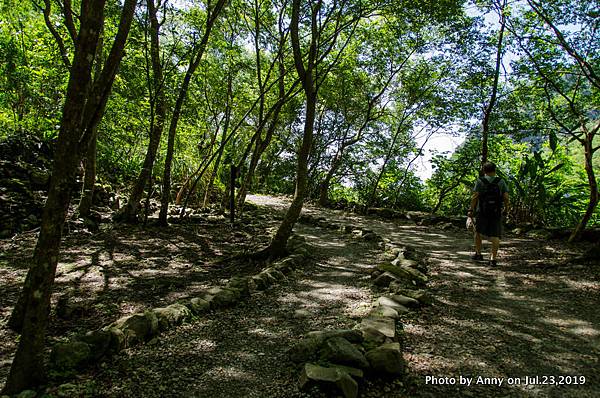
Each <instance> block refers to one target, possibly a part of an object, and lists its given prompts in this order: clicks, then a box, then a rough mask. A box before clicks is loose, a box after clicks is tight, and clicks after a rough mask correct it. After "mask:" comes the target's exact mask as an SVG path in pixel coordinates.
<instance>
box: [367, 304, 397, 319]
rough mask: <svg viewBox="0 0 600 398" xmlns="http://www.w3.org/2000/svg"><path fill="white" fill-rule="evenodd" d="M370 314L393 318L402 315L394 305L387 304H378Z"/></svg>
mask: <svg viewBox="0 0 600 398" xmlns="http://www.w3.org/2000/svg"><path fill="white" fill-rule="evenodd" d="M369 316H374V317H377V316H382V317H387V318H392V319H398V317H399V316H400V315H399V314H398V311H396V310H395V309H394V308H392V307H388V306H387V305H378V306H377V307H375V308H373V310H371V312H370V313H369Z"/></svg>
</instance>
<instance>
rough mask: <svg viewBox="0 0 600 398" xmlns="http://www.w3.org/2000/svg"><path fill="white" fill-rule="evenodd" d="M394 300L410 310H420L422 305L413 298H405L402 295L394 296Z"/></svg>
mask: <svg viewBox="0 0 600 398" xmlns="http://www.w3.org/2000/svg"><path fill="white" fill-rule="evenodd" d="M392 300H394V301H395V302H397V303H399V304H402V305H403V306H405V307H409V308H418V307H419V306H420V305H421V303H420V302H419V301H418V300H416V299H414V298H412V297H407V296H404V295H402V294H395V295H393V296H392Z"/></svg>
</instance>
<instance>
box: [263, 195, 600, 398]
mask: <svg viewBox="0 0 600 398" xmlns="http://www.w3.org/2000/svg"><path fill="white" fill-rule="evenodd" d="M254 200H257V201H262V202H263V203H265V204H268V202H269V201H273V199H268V200H265V199H261V198H260V197H259V198H254ZM305 211H306V212H308V213H312V214H314V215H321V216H325V217H328V218H330V219H336V220H337V221H338V222H342V223H343V222H346V223H348V224H352V225H358V226H362V227H364V228H368V229H371V230H374V231H375V232H377V233H379V234H380V235H382V236H384V237H386V238H388V239H390V240H391V241H392V242H394V243H396V244H406V245H411V246H414V247H417V248H419V249H421V250H423V251H425V252H426V253H428V255H429V256H430V259H431V260H432V261H431V263H432V264H431V267H430V275H431V283H430V289H431V290H432V292H433V294H434V296H435V297H436V298H437V302H436V303H435V305H434V306H432V307H430V308H427V309H425V310H423V311H422V312H421V313H419V314H415V315H414V316H410V317H408V318H407V319H404V330H405V333H406V336H405V337H406V340H405V358H406V360H407V362H408V364H409V368H410V371H411V374H412V376H413V377H412V382H413V385H412V386H411V388H410V390H411V391H410V395H411V396H417V397H439V396H485V397H495V396H502V397H513V396H514V397H546V396H548V397H585V396H588V397H597V396H600V365H599V362H598V358H599V357H600V313H599V312H598V305H599V304H600V278H599V277H600V275H599V273H598V268H597V267H596V268H595V269H583V268H572V267H571V268H567V269H561V268H558V269H551V268H547V267H544V266H547V265H552V263H553V262H557V261H559V260H558V259H559V257H560V256H561V255H564V254H565V253H564V252H565V251H568V250H569V249H570V248H569V247H567V246H566V245H565V244H564V243H563V242H546V241H536V240H530V239H516V238H510V239H505V240H504V241H503V242H502V247H501V251H500V255H501V266H500V267H498V268H494V269H492V268H490V267H488V266H487V264H486V263H476V262H473V261H471V260H470V258H469V256H470V254H471V252H470V250H471V247H472V242H471V237H470V235H469V234H467V232H466V231H453V232H447V231H436V230H435V228H433V227H431V228H428V227H421V226H415V225H414V223H407V222H404V223H394V222H389V221H379V220H374V219H372V218H364V217H359V216H356V215H351V214H345V213H343V212H338V211H329V210H322V209H316V208H310V207H308V208H307V209H306V210H305ZM349 255H350V256H351V254H349ZM348 257H349V256H347V257H346V261H349V259H348ZM350 261H352V260H350ZM427 376H434V377H437V378H444V377H447V378H448V381H449V382H452V380H455V381H456V385H440V384H433V380H431V379H429V380H428V379H427ZM460 376H463V378H472V384H471V386H469V387H466V386H460V385H459V383H460ZM479 376H481V377H482V378H494V377H495V378H498V379H497V380H495V381H494V380H488V381H487V382H489V383H494V382H495V383H496V384H481V383H480V384H478V385H476V383H477V381H478V380H477V379H478V377H479ZM526 376H528V377H530V379H525V377H526ZM536 376H539V377H538V378H537V379H535V377H536ZM581 376H583V377H585V381H583V379H582V378H581ZM508 378H512V379H513V380H511V382H512V383H513V384H512V385H508V383H509V380H508ZM531 378H533V379H531ZM500 379H501V380H502V385H498V383H499V382H500ZM463 380H464V379H463ZM481 381H483V382H485V380H481ZM437 382H438V383H439V380H437ZM519 382H520V384H518V383H519ZM552 382H555V383H563V385H561V386H557V385H551V383H552ZM582 382H583V384H582ZM542 383H547V384H542ZM548 383H550V384H548ZM574 383H579V384H578V385H575V384H574ZM385 396H389V397H402V396H406V392H405V391H397V392H394V391H389V392H387V393H386V394H385Z"/></svg>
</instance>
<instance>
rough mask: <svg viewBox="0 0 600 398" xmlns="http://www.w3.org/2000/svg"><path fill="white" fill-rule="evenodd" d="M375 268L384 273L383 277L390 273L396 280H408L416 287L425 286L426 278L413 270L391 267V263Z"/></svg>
mask: <svg viewBox="0 0 600 398" xmlns="http://www.w3.org/2000/svg"><path fill="white" fill-rule="evenodd" d="M377 268H378V269H379V270H381V271H383V272H384V273H383V275H385V274H386V273H390V274H392V275H394V276H395V277H396V279H408V280H410V281H411V282H412V283H413V284H414V285H417V286H424V285H425V284H427V276H426V275H425V274H423V273H422V272H421V271H419V270H417V269H414V268H410V267H405V266H400V265H393V264H391V263H385V264H380V265H378V266H377ZM390 282H391V281H390ZM388 285H389V283H388Z"/></svg>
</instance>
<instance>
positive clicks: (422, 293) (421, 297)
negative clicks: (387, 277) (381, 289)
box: [390, 285, 433, 305]
mask: <svg viewBox="0 0 600 398" xmlns="http://www.w3.org/2000/svg"><path fill="white" fill-rule="evenodd" d="M390 288H392V286H391V285H390ZM393 290H394V291H395V292H396V293H397V294H400V295H403V296H407V297H411V298H413V299H415V300H417V301H418V302H419V303H421V304H424V305H431V304H432V303H433V296H432V295H431V294H430V293H429V292H428V291H426V290H422V289H406V288H403V287H401V286H394V287H393Z"/></svg>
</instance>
